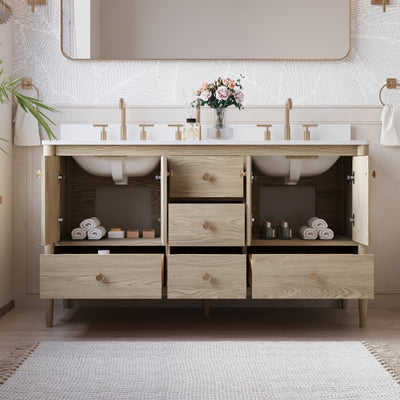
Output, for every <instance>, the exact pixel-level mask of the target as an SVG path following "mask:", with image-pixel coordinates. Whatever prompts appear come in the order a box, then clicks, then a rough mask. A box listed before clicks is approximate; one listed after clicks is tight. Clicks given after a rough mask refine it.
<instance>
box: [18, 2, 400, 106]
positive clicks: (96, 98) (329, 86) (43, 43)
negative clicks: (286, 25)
mask: <svg viewBox="0 0 400 400" xmlns="http://www.w3.org/2000/svg"><path fill="white" fill-rule="evenodd" d="M391 3H392V4H391V5H390V6H389V7H388V12H387V13H386V14H384V13H382V9H381V7H378V6H371V4H370V0H353V2H352V51H351V53H350V55H349V56H348V57H347V58H346V59H345V60H343V61H329V62H321V61H290V62H289V61H286V62H277V61H235V62H231V61H204V62H198V61H178V62H176V61H124V62H120V61H118V62H117V61H112V62H93V61H70V60H67V59H65V58H64V56H63V55H62V54H61V51H60V22H59V21H60V0H47V5H46V6H38V7H37V10H36V12H35V13H34V14H31V12H30V8H29V7H28V6H27V4H26V1H25V0H13V8H14V15H15V17H14V38H13V40H14V75H15V76H16V77H17V76H27V77H32V78H33V80H34V82H35V84H36V85H37V86H38V87H39V88H40V91H41V97H42V98H43V99H44V100H46V102H48V103H49V104H52V105H58V106H61V105H64V106H68V105H115V104H117V101H118V99H119V98H120V97H121V96H123V97H124V98H125V99H126V102H127V104H128V105H181V104H184V96H183V90H184V91H185V93H186V95H187V96H188V97H189V96H190V94H191V93H192V90H193V89H194V88H195V87H197V86H198V85H199V84H200V83H201V82H202V81H203V80H208V79H210V80H211V79H214V78H216V77H218V76H220V75H222V76H232V77H236V76H238V75H239V74H240V73H242V74H244V75H245V77H246V79H245V80H244V84H245V89H246V90H245V94H246V101H245V104H247V105H278V104H279V105H280V104H283V103H284V101H285V100H286V99H287V98H288V97H292V98H293V101H294V103H295V104H296V105H376V104H379V100H378V91H379V88H380V87H381V86H382V84H383V83H385V79H386V77H397V78H399V79H400V0H392V2H391ZM386 95H387V96H388V97H387V99H388V100H389V96H390V97H392V96H393V97H392V98H393V100H395V96H396V94H395V93H394V91H393V92H392V93H386ZM397 96H398V97H396V98H398V99H399V101H400V94H399V93H397Z"/></svg>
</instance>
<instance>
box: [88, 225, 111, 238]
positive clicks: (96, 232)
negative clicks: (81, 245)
mask: <svg viewBox="0 0 400 400" xmlns="http://www.w3.org/2000/svg"><path fill="white" fill-rule="evenodd" d="M106 233H107V231H106V228H104V226H98V227H96V228H91V229H89V230H88V231H87V235H88V239H89V240H100V239H101V238H102V237H103V236H105V235H106Z"/></svg>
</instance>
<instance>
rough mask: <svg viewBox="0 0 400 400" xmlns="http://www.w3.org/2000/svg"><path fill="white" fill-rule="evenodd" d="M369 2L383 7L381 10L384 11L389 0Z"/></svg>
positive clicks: (372, 0)
mask: <svg viewBox="0 0 400 400" xmlns="http://www.w3.org/2000/svg"><path fill="white" fill-rule="evenodd" d="M371 4H373V5H375V6H376V5H378V6H382V7H383V12H386V6H387V5H388V4H390V0H371Z"/></svg>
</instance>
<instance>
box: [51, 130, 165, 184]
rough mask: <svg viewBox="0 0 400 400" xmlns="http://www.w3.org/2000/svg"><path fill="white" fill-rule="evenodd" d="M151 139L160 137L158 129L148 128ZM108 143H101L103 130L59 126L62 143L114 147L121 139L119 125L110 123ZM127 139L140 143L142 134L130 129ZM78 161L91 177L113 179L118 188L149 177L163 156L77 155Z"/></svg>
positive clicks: (75, 157) (76, 159)
mask: <svg viewBox="0 0 400 400" xmlns="http://www.w3.org/2000/svg"><path fill="white" fill-rule="evenodd" d="M147 129H148V136H150V135H151V133H152V134H153V136H154V137H153V138H154V139H155V138H156V137H158V136H156V134H157V135H159V134H160V133H161V132H164V134H165V130H164V131H162V130H160V129H159V128H151V130H150V128H147ZM106 130H107V141H104V142H103V141H100V136H101V135H100V132H101V128H99V127H93V125H88V124H65V125H60V135H59V142H70V143H74V144H78V145H79V144H83V143H85V142H93V143H98V144H113V143H115V142H117V141H119V139H120V125H119V124H110V125H109V126H108V127H107V128H106ZM127 137H128V140H130V141H133V140H139V138H140V131H139V126H138V125H128V126H127ZM74 159H75V161H76V162H77V163H78V164H79V165H80V166H81V167H82V168H83V169H84V170H85V171H87V172H89V174H91V175H95V176H102V177H112V178H113V180H114V182H115V184H116V185H125V184H127V183H128V178H130V177H139V176H145V175H148V174H149V173H150V172H152V171H153V170H154V168H156V166H157V165H158V163H159V162H160V157H150V156H144V157H136V156H135V157H109V158H107V157H92V156H74Z"/></svg>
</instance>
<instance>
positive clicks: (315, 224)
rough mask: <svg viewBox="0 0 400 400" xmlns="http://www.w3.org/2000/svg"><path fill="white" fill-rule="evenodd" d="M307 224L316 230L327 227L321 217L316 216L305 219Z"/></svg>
mask: <svg viewBox="0 0 400 400" xmlns="http://www.w3.org/2000/svg"><path fill="white" fill-rule="evenodd" d="M307 225H308V226H309V227H310V228H313V229H315V230H316V231H317V232H319V231H320V230H321V229H325V228H327V227H328V224H327V222H326V221H325V220H324V219H322V218H318V217H312V218H310V219H309V220H308V221H307Z"/></svg>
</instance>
